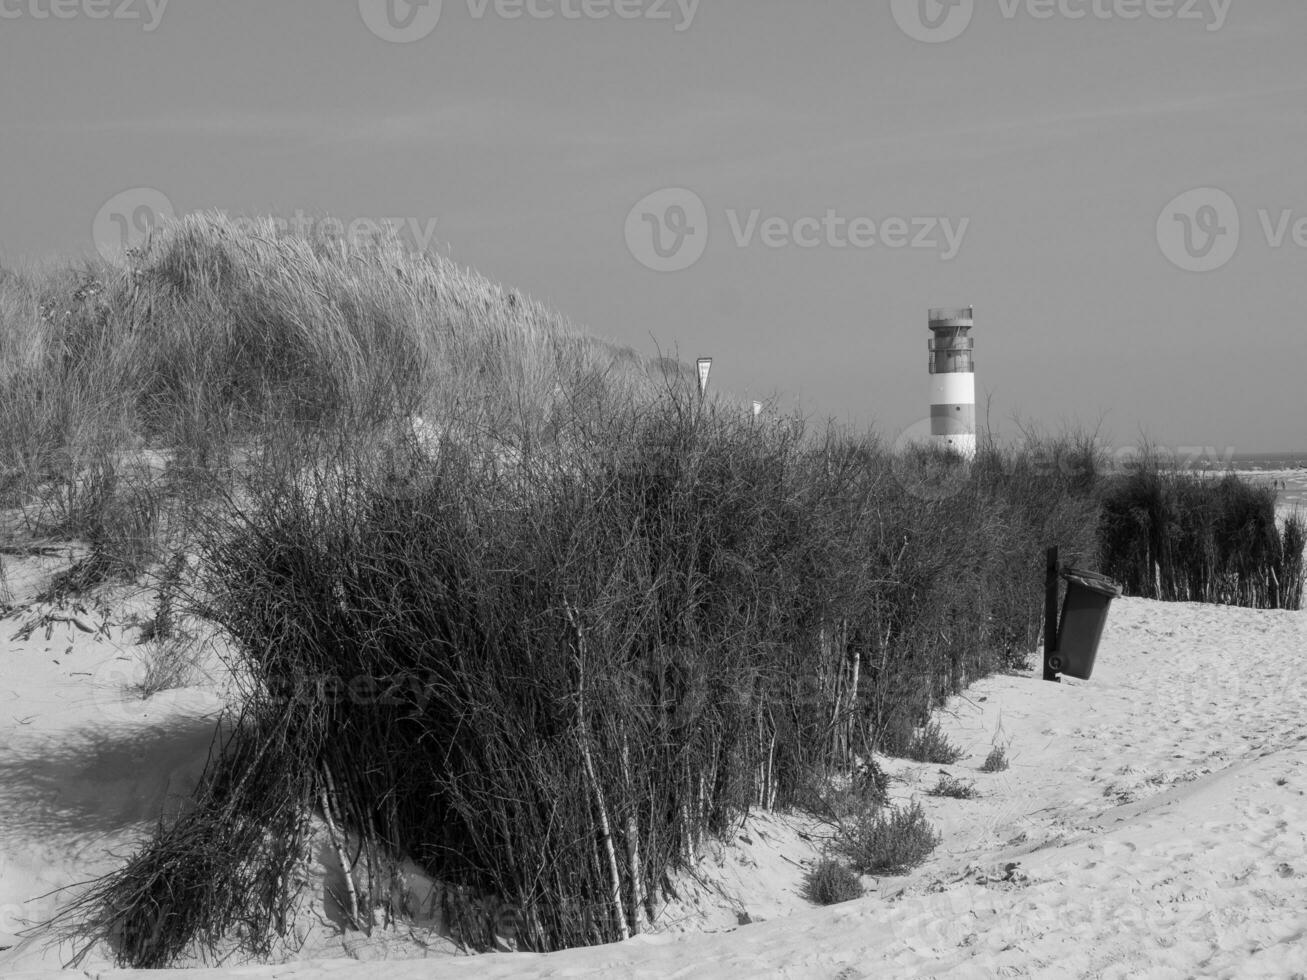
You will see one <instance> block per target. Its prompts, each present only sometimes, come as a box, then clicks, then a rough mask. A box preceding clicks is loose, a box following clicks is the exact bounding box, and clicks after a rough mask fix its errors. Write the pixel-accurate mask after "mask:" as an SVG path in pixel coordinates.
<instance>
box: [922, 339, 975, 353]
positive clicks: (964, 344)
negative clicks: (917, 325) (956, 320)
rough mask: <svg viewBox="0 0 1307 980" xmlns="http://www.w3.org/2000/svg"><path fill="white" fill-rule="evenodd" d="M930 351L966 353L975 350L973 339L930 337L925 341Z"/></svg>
mask: <svg viewBox="0 0 1307 980" xmlns="http://www.w3.org/2000/svg"><path fill="white" fill-rule="evenodd" d="M927 343H928V344H929V345H930V346H929V348H928V349H929V350H932V351H953V350H959V351H966V350H975V349H976V340H975V338H974V337H931V338H930V340H928V341H927Z"/></svg>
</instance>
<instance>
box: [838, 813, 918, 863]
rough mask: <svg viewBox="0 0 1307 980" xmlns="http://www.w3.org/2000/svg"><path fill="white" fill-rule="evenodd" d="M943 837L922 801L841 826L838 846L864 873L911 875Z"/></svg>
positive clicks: (841, 853) (864, 816) (849, 860)
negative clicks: (929, 817) (929, 818)
mask: <svg viewBox="0 0 1307 980" xmlns="http://www.w3.org/2000/svg"><path fill="white" fill-rule="evenodd" d="M939 841H940V837H939V835H938V834H937V833H935V829H934V828H933V827H932V826H931V825H930V823H929V822H928V821H927V820H926V814H925V813H924V812H923V811H922V809H921V804H920V803H916V802H914V803H913V804H912V806H910V807H908V808H907V809H906V810H904V809H899V810H894V811H891V812H890V814H889V815H882V814H864V815H863V816H862V817H860V818H859V819H858V820H856V821H855V822H853V823H852V824H851V825H849V826H846V827H844V828H842V829H841V832H840V835H839V837H838V838H837V841H836V848H837V850H838V852H839V853H840V855H841V856H843V857H844V858H845V859H846V860H847V861H848V862H849V864H850V865H851V866H852V867H853V869H854V870H855V871H859V872H861V873H862V874H873V875H874V874H892V875H893V874H907V872H909V871H911V870H912V869H913V868H915V867H916V866H917V865H919V864H920V863H921V862H922V861H924V860H926V858H927V857H929V855H930V852H931V851H933V850H934V849H935V848H936V847H937V846H938V845H939Z"/></svg>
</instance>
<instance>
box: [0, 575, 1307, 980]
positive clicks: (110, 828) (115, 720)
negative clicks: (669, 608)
mask: <svg viewBox="0 0 1307 980" xmlns="http://www.w3.org/2000/svg"><path fill="white" fill-rule="evenodd" d="M24 615H25V616H28V617H30V616H31V615H32V611H29V612H28V613H26V614H24ZM110 619H111V620H112V619H113V616H112V615H111V616H110ZM20 625H22V624H21V622H19V621H18V620H17V619H14V618H10V619H8V620H5V621H4V630H3V635H0V644H3V646H0V656H2V657H3V658H4V664H5V667H6V673H7V675H8V676H10V677H12V678H14V686H13V688H12V689H11V692H10V693H9V694H8V695H7V696H6V698H5V699H4V700H3V701H2V702H0V731H3V733H4V738H3V740H0V812H2V813H3V820H0V854H2V855H3V864H0V906H3V907H4V909H5V916H4V918H5V921H4V922H2V923H0V929H3V930H5V931H3V932H0V945H9V944H11V943H14V942H15V939H14V938H11V937H12V933H13V931H15V929H16V927H19V926H20V925H21V922H20V921H19V920H20V919H22V918H31V917H37V918H39V917H40V914H41V913H42V912H47V911H48V910H49V908H50V900H48V899H46V900H42V899H36V900H35V901H31V900H32V899H34V898H35V896H37V895H39V894H41V893H43V892H45V891H47V890H48V889H50V888H52V887H56V886H60V885H66V884H69V883H71V882H73V881H76V880H79V879H82V878H85V877H86V876H87V875H88V874H91V873H95V872H99V871H103V870H105V869H106V868H108V867H111V866H112V864H113V861H114V860H115V858H114V856H113V855H114V852H115V851H119V852H121V850H122V849H123V848H124V847H126V846H128V845H129V844H130V842H131V841H132V840H133V839H134V836H135V835H138V834H139V833H140V832H141V831H142V830H143V829H144V828H145V827H146V826H148V821H149V820H150V819H152V817H153V816H154V814H156V813H157V812H158V808H159V806H160V805H162V804H163V803H164V802H165V801H166V800H167V799H169V798H170V796H171V795H172V794H175V793H178V792H184V791H185V789H186V788H187V785H188V780H191V779H193V778H194V775H195V772H196V771H197V769H196V766H197V763H200V762H202V761H203V752H202V748H203V745H204V744H207V743H206V740H207V732H208V730H209V726H211V712H212V711H213V710H214V709H216V707H217V706H218V704H220V699H219V697H218V695H217V694H216V693H215V692H214V691H213V690H212V689H209V688H197V689H190V690H185V691H179V692H170V693H168V694H164V695H159V696H157V697H155V698H154V699H151V700H148V701H141V700H139V699H136V700H131V699H130V698H125V697H124V695H123V692H122V681H123V680H124V679H125V678H126V677H127V675H128V674H130V671H131V670H132V669H133V666H132V665H133V662H134V658H135V657H137V656H138V654H137V653H136V652H135V651H136V648H135V647H133V646H132V645H131V643H130V639H129V636H128V634H127V633H124V632H123V631H122V630H121V629H120V628H118V627H116V626H110V627H109V629H108V635H107V638H106V636H105V635H104V634H102V633H97V634H96V635H95V636H89V635H87V634H85V633H82V632H81V631H80V630H77V629H75V628H73V627H72V626H71V625H69V624H58V625H57V627H56V629H55V630H54V631H53V632H52V635H51V639H50V640H48V641H47V640H46V638H45V634H44V631H43V629H41V630H37V631H35V632H34V633H33V634H32V635H31V636H30V637H29V638H27V639H17V640H10V639H9V637H10V635H11V634H13V633H14V632H15V630H17V629H18V628H19V626H20ZM1305 655H1307V614H1304V613H1287V612H1262V611H1252V610H1242V609H1232V608H1224V607H1214V606H1199V605H1166V604H1161V603H1154V602H1148V601H1143V600H1133V599H1125V600H1120V601H1118V602H1117V603H1116V604H1115V605H1114V606H1113V609H1112V616H1111V619H1110V621H1109V624H1108V629H1107V632H1106V634H1105V636H1104V639H1103V646H1102V649H1101V651H1100V655H1099V662H1098V667H1097V671H1096V673H1095V676H1094V679H1093V680H1092V681H1091V682H1087V683H1082V682H1076V681H1067V682H1065V683H1063V684H1061V685H1054V684H1046V683H1043V682H1042V681H1040V680H1038V678H1037V676H1036V675H1035V674H1034V672H1026V673H1023V674H1020V675H1009V676H1000V677H993V678H989V679H987V680H984V681H982V682H980V683H978V684H976V685H974V686H973V687H972V688H971V689H970V690H969V691H968V692H967V693H966V695H965V696H964V697H961V698H956V699H954V700H953V701H952V702H951V703H950V704H949V705H948V706H947V708H946V710H945V711H944V712H943V713H942V714H941V716H940V720H941V723H942V725H943V727H944V730H945V731H946V733H947V734H948V735H949V736H950V738H951V739H952V740H953V741H954V742H956V743H958V744H959V745H961V746H963V747H964V748H965V749H966V750H967V753H968V754H967V756H966V757H965V758H964V759H963V760H962V761H960V762H959V763H958V764H957V765H954V766H947V767H940V766H931V765H919V764H915V763H907V762H903V761H895V760H888V761H887V762H886V767H887V769H888V771H889V772H890V773H891V775H892V776H893V777H894V778H895V781H894V783H893V785H892V792H893V794H894V796H895V797H896V798H897V799H898V800H900V801H902V800H906V799H909V798H913V797H915V798H919V799H920V800H921V801H922V803H923V805H924V806H925V807H926V809H927V812H928V814H929V816H930V819H931V820H932V821H933V822H935V823H936V825H937V826H938V827H939V828H940V829H941V831H942V832H943V833H944V843H943V844H942V846H941V847H940V848H939V850H938V851H937V852H936V853H935V854H934V855H933V857H932V858H931V859H930V860H929V861H928V862H927V863H926V864H925V865H924V866H922V867H921V868H919V869H917V871H915V872H914V873H913V874H912V875H910V876H907V877H905V878H884V879H880V880H878V881H873V880H871V879H868V881H867V883H868V885H869V886H870V888H869V893H868V896H867V897H866V898H864V899H862V900H860V901H856V902H850V903H846V904H844V905H841V906H837V907H833V908H829V909H820V908H812V907H807V906H806V903H805V902H804V901H803V900H802V899H801V898H800V897H799V894H798V886H799V883H800V882H801V880H802V874H803V866H804V862H805V861H808V860H811V858H812V856H813V855H814V854H815V853H816V852H817V848H818V846H819V839H820V835H819V832H814V833H809V834H808V835H807V837H806V838H805V837H804V836H803V834H802V833H801V832H799V831H798V830H796V827H798V825H799V823H801V821H798V818H789V819H785V818H779V817H778V818H773V817H764V818H761V819H760V820H759V821H755V822H754V823H753V824H751V825H750V826H749V827H746V828H745V840H746V841H747V842H748V846H747V847H746V846H745V844H744V843H741V842H737V843H736V846H735V847H734V848H731V849H728V850H723V851H721V852H720V853H719V855H718V860H717V861H716V862H710V865H715V867H716V868H717V870H716V871H713V870H712V868H711V867H710V868H709V871H708V874H707V875H706V877H708V878H709V879H713V875H714V874H715V875H716V876H717V877H716V878H715V879H713V880H715V881H716V882H717V885H716V886H715V887H716V889H717V894H718V898H719V899H720V901H719V902H718V905H719V906H720V907H721V908H726V907H730V908H735V909H743V910H747V911H748V913H749V917H750V918H751V919H752V920H753V921H752V922H751V923H750V924H747V925H742V926H737V925H731V924H726V923H725V920H724V919H722V917H721V916H717V917H716V918H714V916H713V915H712V909H708V910H706V911H705V912H704V914H703V916H702V917H701V921H698V922H697V923H694V922H691V923H689V924H688V925H687V924H685V923H682V928H683V929H688V930H689V931H677V930H675V929H671V930H668V931H666V932H664V933H662V934H657V935H651V936H640V937H637V938H635V939H632V940H631V941H629V942H627V943H623V944H619V945H614V946H608V947H600V948H593V949H583V950H573V951H568V952H565V953H560V954H555V955H550V956H535V955H512V954H501V955H491V956H482V957H450V956H443V957H441V958H440V959H439V960H432V959H427V960H411V961H398V960H393V959H392V960H388V961H386V962H384V964H382V963H364V962H359V961H357V960H354V959H349V958H345V957H344V956H343V955H341V956H339V958H336V959H331V960H313V961H301V962H297V963H287V964H283V965H280V966H261V967H245V968H228V969H223V970H198V971H171V972H169V973H167V974H165V975H166V976H173V975H176V976H183V975H184V976H193V977H205V976H214V977H217V976H222V977H238V976H240V977H247V976H248V977H269V978H270V977H288V978H289V977H310V976H324V975H325V976H333V975H334V976H369V975H374V974H375V975H376V976H377V977H385V978H386V980H404V978H408V977H412V978H418V977H430V976H433V975H439V976H450V977H469V978H471V977H477V978H482V977H485V978H490V977H518V976H533V977H560V978H561V977H568V978H572V977H591V976H594V977H599V976H603V977H605V978H616V977H649V978H653V977H659V978H662V977H687V978H688V977H759V976H777V977H828V978H834V977H839V978H848V980H852V978H856V977H872V976H877V977H879V976H896V977H928V976H949V977H972V976H975V977H989V976H1040V977H1057V976H1068V977H1079V976H1103V977H1126V976H1139V975H1148V976H1154V977H1167V976H1175V977H1184V976H1193V975H1203V976H1241V977H1242V976H1293V975H1295V973H1296V972H1298V971H1307V938H1304V932H1305V931H1307V916H1305V915H1304V912H1303V910H1304V908H1307V732H1304V730H1303V728H1302V719H1303V718H1304V717H1307V680H1304V672H1303V669H1302V660H1303V657H1304V656H1305ZM121 657H126V658H127V659H126V660H121V659H119V658H121ZM995 741H998V742H1001V743H1002V744H1004V745H1006V746H1007V747H1008V753H1009V756H1010V758H1011V761H1012V765H1011V768H1010V769H1009V770H1007V771H1006V772H1002V773H993V774H986V773H980V772H978V771H977V767H978V766H979V764H980V762H981V761H982V760H983V759H984V757H985V755H986V754H987V753H988V751H989V750H990V747H991V745H992V744H993V743H994V742H995ZM941 769H943V770H944V771H947V772H949V773H951V774H953V775H955V776H958V777H961V778H965V779H968V780H972V781H974V782H975V783H976V785H977V787H978V788H979V790H980V792H981V796H980V797H979V798H977V799H973V800H953V799H936V798H933V797H928V796H926V795H925V791H926V789H927V788H928V787H929V786H931V785H933V784H934V782H935V781H936V780H937V779H938V776H939V772H940V770H941ZM751 828H752V829H753V834H752V836H749V833H750V830H751ZM811 829H812V828H809V830H811ZM706 904H708V905H711V904H712V902H711V901H710V900H709V901H707V902H706ZM719 910H720V909H719ZM691 927H693V928H691ZM696 929H697V930H699V931H696ZM703 929H715V930H716V931H713V932H711V933H708V932H704V931H702V930H703ZM374 955H384V953H375V951H374ZM58 957H59V951H58V950H44V951H43V950H42V949H41V948H40V947H39V945H37V944H19V945H18V946H17V948H14V949H12V950H10V951H8V952H3V953H0V970H9V971H15V970H16V971H24V970H26V971H35V972H32V973H30V974H24V973H22V972H19V974H18V975H20V976H21V975H31V976H45V975H53V974H51V973H50V970H51V968H52V967H55V966H57V965H58V963H59V958H58ZM86 967H88V968H89V971H90V973H91V974H92V975H95V976H107V975H113V976H124V977H126V976H135V975H137V974H133V973H131V972H123V973H117V972H111V971H108V970H107V969H106V964H105V963H104V962H103V961H101V962H100V963H99V964H96V963H94V962H92V963H88V964H86ZM41 971H45V972H44V973H43V972H41ZM140 975H141V976H144V975H145V974H140ZM155 975H156V976H157V975H158V974H155ZM1298 975H1304V974H1303V973H1302V972H1298Z"/></svg>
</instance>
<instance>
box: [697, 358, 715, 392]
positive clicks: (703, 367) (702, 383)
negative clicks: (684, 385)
mask: <svg viewBox="0 0 1307 980" xmlns="http://www.w3.org/2000/svg"><path fill="white" fill-rule="evenodd" d="M711 370H712V358H711V357H701V358H699V394H701V395H702V394H705V393H706V392H707V391H708V372H709V371H711Z"/></svg>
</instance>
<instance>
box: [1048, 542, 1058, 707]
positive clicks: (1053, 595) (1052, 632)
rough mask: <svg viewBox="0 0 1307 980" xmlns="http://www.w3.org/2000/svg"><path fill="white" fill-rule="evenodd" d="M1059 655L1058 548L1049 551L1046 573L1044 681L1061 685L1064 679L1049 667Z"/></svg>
mask: <svg viewBox="0 0 1307 980" xmlns="http://www.w3.org/2000/svg"><path fill="white" fill-rule="evenodd" d="M1055 653H1057V548H1056V546H1054V547H1052V548H1049V549H1048V564H1047V567H1046V570H1045V573H1044V680H1046V681H1052V682H1053V683H1054V684H1061V683H1062V678H1060V677H1058V676H1057V671H1056V670H1054V669H1053V668H1052V667H1050V666H1049V658H1050V657H1052V656H1053V654H1055Z"/></svg>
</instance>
